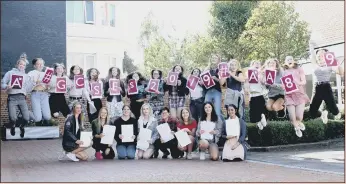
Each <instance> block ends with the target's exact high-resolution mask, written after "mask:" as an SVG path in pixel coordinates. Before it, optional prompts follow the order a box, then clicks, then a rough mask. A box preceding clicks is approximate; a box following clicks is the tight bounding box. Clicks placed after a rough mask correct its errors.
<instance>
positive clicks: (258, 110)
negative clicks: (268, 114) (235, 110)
mask: <svg viewBox="0 0 346 184" xmlns="http://www.w3.org/2000/svg"><path fill="white" fill-rule="evenodd" d="M265 103H266V102H265V100H264V97H263V95H261V96H256V97H251V99H250V111H249V113H250V122H251V123H257V122H259V121H261V119H262V116H261V115H262V114H264V112H265Z"/></svg>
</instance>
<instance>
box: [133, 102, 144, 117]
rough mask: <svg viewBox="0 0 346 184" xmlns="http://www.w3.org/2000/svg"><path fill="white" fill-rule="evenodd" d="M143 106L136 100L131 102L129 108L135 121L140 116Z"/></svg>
mask: <svg viewBox="0 0 346 184" xmlns="http://www.w3.org/2000/svg"><path fill="white" fill-rule="evenodd" d="M143 104H144V102H137V101H136V100H131V104H130V108H131V112H132V113H133V115H135V117H136V119H137V120H138V119H139V116H140V115H141V107H142V105H143Z"/></svg>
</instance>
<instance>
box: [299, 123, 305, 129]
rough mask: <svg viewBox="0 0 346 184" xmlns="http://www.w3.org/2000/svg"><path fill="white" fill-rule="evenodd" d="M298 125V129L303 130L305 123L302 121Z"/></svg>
mask: <svg viewBox="0 0 346 184" xmlns="http://www.w3.org/2000/svg"><path fill="white" fill-rule="evenodd" d="M298 126H299V128H300V130H302V131H304V130H305V125H304V123H302V122H299V124H298Z"/></svg>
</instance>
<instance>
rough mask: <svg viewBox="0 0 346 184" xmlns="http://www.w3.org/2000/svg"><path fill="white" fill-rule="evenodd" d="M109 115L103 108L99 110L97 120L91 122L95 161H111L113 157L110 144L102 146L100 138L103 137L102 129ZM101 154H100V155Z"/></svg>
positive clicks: (107, 122) (107, 121)
mask: <svg viewBox="0 0 346 184" xmlns="http://www.w3.org/2000/svg"><path fill="white" fill-rule="evenodd" d="M109 120H110V119H109V114H108V110H107V108H105V107H102V108H101V109H100V112H99V115H98V118H97V119H95V120H93V121H92V122H91V129H92V132H93V145H92V147H93V148H94V149H95V157H96V159H97V160H102V159H113V158H114V157H115V153H114V150H113V148H112V144H102V143H101V138H102V137H104V136H105V135H104V133H103V127H104V126H105V125H108V124H109ZM101 152H102V153H101Z"/></svg>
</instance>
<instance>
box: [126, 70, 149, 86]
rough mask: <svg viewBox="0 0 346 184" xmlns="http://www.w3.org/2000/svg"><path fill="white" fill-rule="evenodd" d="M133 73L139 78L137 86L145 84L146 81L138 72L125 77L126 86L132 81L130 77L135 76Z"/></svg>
mask: <svg viewBox="0 0 346 184" xmlns="http://www.w3.org/2000/svg"><path fill="white" fill-rule="evenodd" d="M135 73H137V74H138V77H139V79H138V81H137V84H138V83H139V84H141V83H142V82H145V81H146V79H145V78H144V77H143V75H142V74H141V73H139V72H133V73H130V74H129V75H127V77H126V84H128V83H129V80H130V79H132V76H133V74H135Z"/></svg>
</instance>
